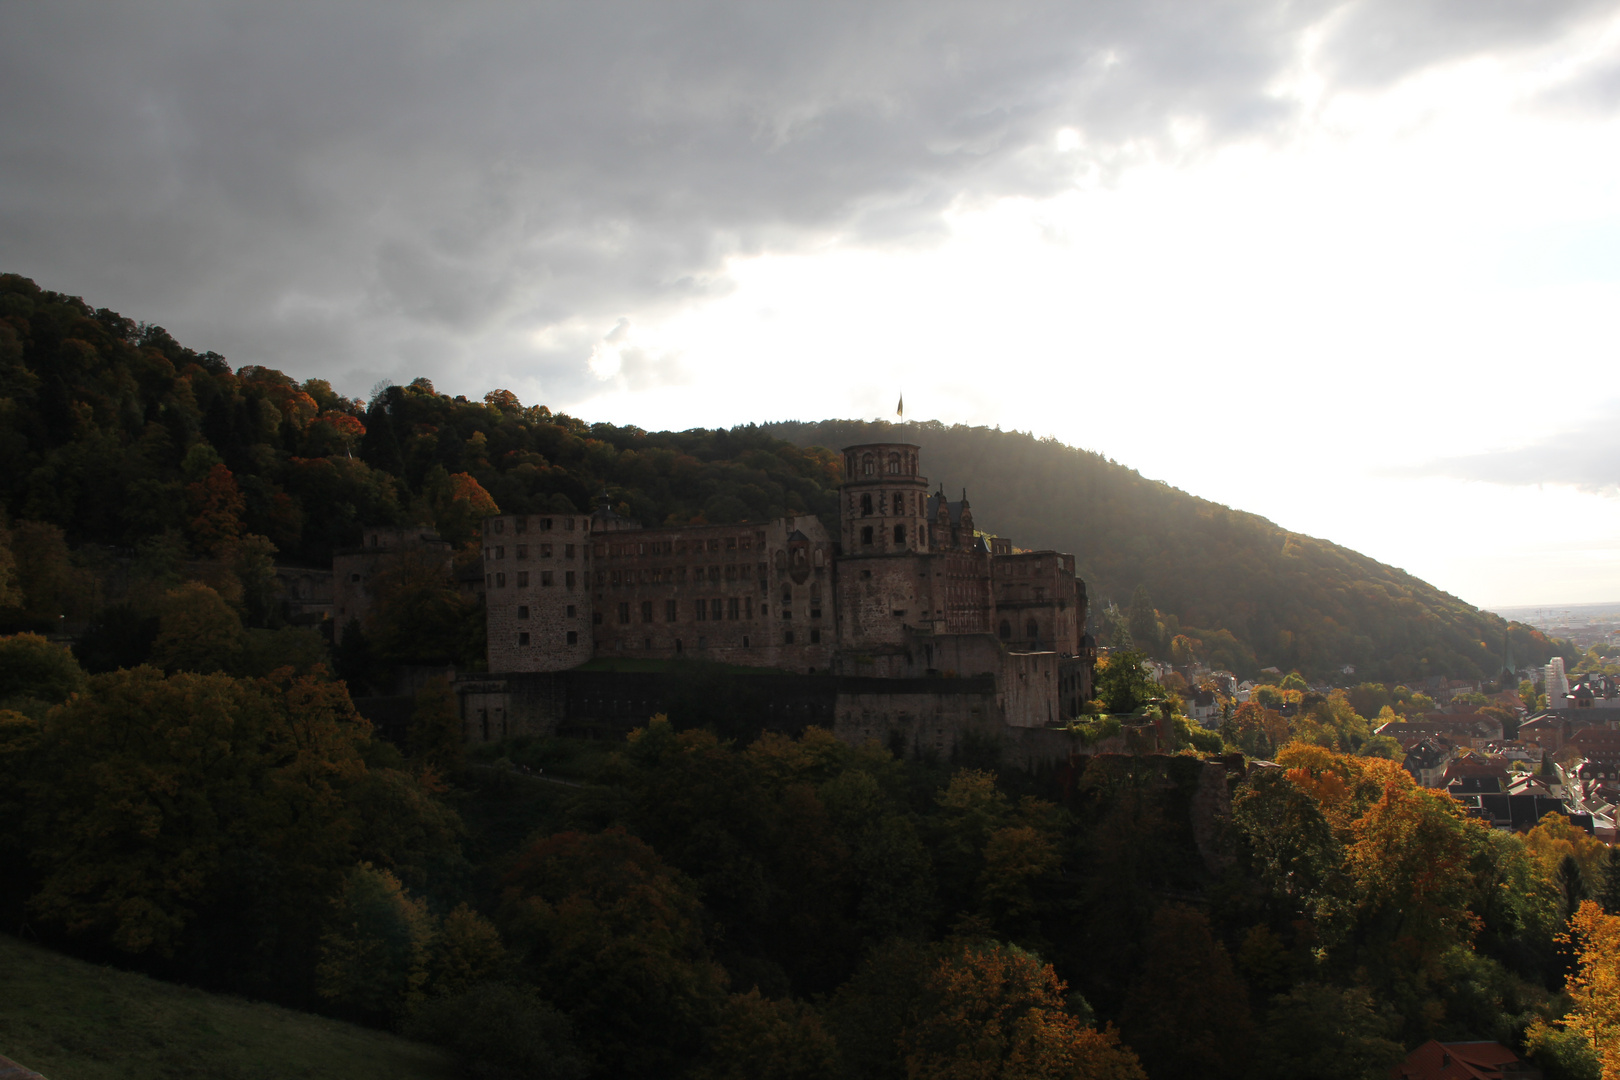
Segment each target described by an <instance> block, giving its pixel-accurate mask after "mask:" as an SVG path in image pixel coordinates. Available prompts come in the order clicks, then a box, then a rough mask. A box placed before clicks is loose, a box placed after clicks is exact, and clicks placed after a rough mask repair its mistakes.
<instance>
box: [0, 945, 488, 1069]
mask: <svg viewBox="0 0 1620 1080" xmlns="http://www.w3.org/2000/svg"><path fill="white" fill-rule="evenodd" d="M0 1054H3V1055H5V1056H6V1057H9V1058H11V1059H12V1060H13V1061H15V1062H17V1063H18V1064H19V1065H23V1066H25V1067H26V1068H30V1069H33V1070H35V1071H36V1072H40V1073H43V1074H44V1075H45V1076H46V1077H48V1078H49V1080H149V1078H150V1080H168V1078H191V1077H196V1078H198V1080H201V1078H204V1077H206V1078H210V1080H260V1078H263V1080H271V1078H284V1077H322V1078H325V1077H331V1078H332V1080H372V1078H375V1080H452V1078H453V1077H455V1076H456V1070H455V1069H454V1067H453V1065H452V1063H451V1061H450V1059H449V1058H448V1057H447V1056H446V1055H444V1054H443V1053H441V1052H440V1051H439V1050H437V1049H435V1048H433V1047H430V1046H424V1045H422V1044H421V1043H414V1042H410V1041H408V1040H405V1039H401V1038H399V1037H398V1036H395V1035H389V1034H387V1033H385V1032H381V1031H372V1030H370V1029H369V1028H362V1027H356V1026H354V1025H353V1024H345V1023H342V1022H340V1021H337V1020H328V1019H326V1018H325V1017H321V1016H313V1015H311V1014H309V1013H300V1012H294V1011H293V1010H291V1009H283V1008H280V1007H278V1006H275V1005H264V1004H259V1003H257V1002H251V1001H245V1000H242V999H240V998H232V997H222V996H219V995H216V994H208V993H204V992H203V991H201V990H193V989H190V988H188V987H184V986H175V985H172V984H170V983H164V982H159V981H157V980H155V979H149V978H147V977H145V976H143V975H134V974H130V973H129V972H125V971H118V970H115V969H113V968H105V967H97V966H95V965H94V964H87V963H85V962H84V961H82V960H75V959H73V958H71V957H68V956H63V955H61V954H60V953H54V952H51V951H50V950H48V949H43V948H40V947H38V946H35V945H29V944H26V943H24V942H22V941H19V940H17V939H16V938H14V937H11V936H9V935H5V934H0Z"/></svg>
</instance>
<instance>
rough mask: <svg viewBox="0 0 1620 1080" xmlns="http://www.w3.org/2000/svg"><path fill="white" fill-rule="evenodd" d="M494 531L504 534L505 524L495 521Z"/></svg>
mask: <svg viewBox="0 0 1620 1080" xmlns="http://www.w3.org/2000/svg"><path fill="white" fill-rule="evenodd" d="M495 531H496V532H505V531H506V522H504V521H501V520H499V519H497V520H496V522H495Z"/></svg>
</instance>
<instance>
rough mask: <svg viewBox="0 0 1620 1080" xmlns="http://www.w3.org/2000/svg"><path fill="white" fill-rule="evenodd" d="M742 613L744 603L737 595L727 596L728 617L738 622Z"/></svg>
mask: <svg viewBox="0 0 1620 1080" xmlns="http://www.w3.org/2000/svg"><path fill="white" fill-rule="evenodd" d="M741 615H742V604H741V602H740V601H739V600H738V599H737V598H736V597H735V596H728V597H727V598H726V618H728V619H730V620H731V621H732V622H736V621H737V619H738V618H739V617H741Z"/></svg>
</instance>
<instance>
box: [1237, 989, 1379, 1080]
mask: <svg viewBox="0 0 1620 1080" xmlns="http://www.w3.org/2000/svg"><path fill="white" fill-rule="evenodd" d="M1393 1026H1394V1025H1393V1024H1392V1023H1391V1022H1390V1018H1389V1017H1388V1016H1387V1015H1386V1014H1385V1012H1384V1011H1382V1010H1381V1009H1380V1008H1379V1007H1378V1003H1377V1001H1375V1000H1374V998H1373V996H1372V995H1371V994H1369V993H1368V992H1367V991H1366V990H1365V989H1363V988H1361V987H1351V988H1348V989H1341V988H1340V987H1337V986H1325V985H1322V984H1320V983H1301V984H1300V985H1299V986H1296V987H1294V988H1293V989H1292V990H1290V991H1289V992H1288V993H1286V994H1279V995H1278V996H1276V997H1275V998H1273V999H1272V1001H1271V1007H1270V1009H1269V1010H1268V1013H1267V1016H1266V1022H1265V1025H1264V1027H1263V1029H1262V1031H1261V1033H1260V1037H1259V1039H1258V1041H1257V1043H1256V1052H1255V1072H1256V1073H1257V1074H1258V1075H1259V1076H1260V1077H1262V1078H1263V1080H1294V1078H1295V1077H1302V1076H1309V1077H1312V1078H1313V1080H1383V1078H1384V1077H1387V1076H1389V1075H1390V1068H1391V1067H1392V1066H1394V1065H1395V1064H1396V1063H1397V1062H1399V1061H1400V1060H1401V1059H1402V1058H1403V1057H1404V1056H1405V1053H1406V1051H1405V1048H1404V1047H1403V1046H1401V1044H1400V1043H1399V1042H1396V1041H1395V1040H1394V1039H1393V1038H1391V1036H1392V1035H1393V1034H1394V1032H1393V1031H1392V1028H1393Z"/></svg>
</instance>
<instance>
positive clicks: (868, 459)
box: [861, 454, 874, 476]
mask: <svg viewBox="0 0 1620 1080" xmlns="http://www.w3.org/2000/svg"><path fill="white" fill-rule="evenodd" d="M873 471H874V468H873V464H872V455H871V454H867V455H866V456H865V457H863V458H861V475H862V476H871V475H872V473H873Z"/></svg>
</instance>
